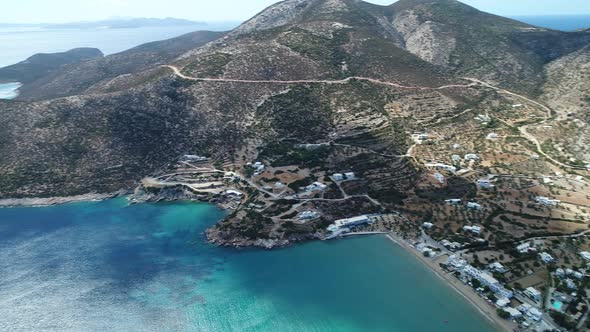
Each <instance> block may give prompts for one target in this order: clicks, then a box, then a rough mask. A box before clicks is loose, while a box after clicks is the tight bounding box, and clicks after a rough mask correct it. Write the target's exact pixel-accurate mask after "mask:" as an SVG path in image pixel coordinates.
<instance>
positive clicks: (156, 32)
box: [0, 23, 235, 67]
mask: <svg viewBox="0 0 590 332" xmlns="http://www.w3.org/2000/svg"><path fill="white" fill-rule="evenodd" d="M234 26H235V24H234V23H219V24H209V25H206V26H203V25H198V26H173V27H146V28H136V29H79V30H75V29H65V30H49V29H38V28H0V45H2V52H0V67H5V66H8V65H12V64H14V63H17V62H20V61H23V60H25V59H26V58H28V57H30V56H31V55H33V54H36V53H56V52H64V51H67V50H71V49H73V48H77V47H95V48H98V49H100V50H101V51H102V52H103V53H105V54H107V55H108V54H113V53H118V52H122V51H125V50H128V49H130V48H132V47H135V46H138V45H141V44H144V43H148V42H152V41H156V40H164V39H169V38H173V37H178V36H180V35H183V34H185V33H189V32H193V31H198V30H213V31H224V30H229V29H232V28H234Z"/></svg>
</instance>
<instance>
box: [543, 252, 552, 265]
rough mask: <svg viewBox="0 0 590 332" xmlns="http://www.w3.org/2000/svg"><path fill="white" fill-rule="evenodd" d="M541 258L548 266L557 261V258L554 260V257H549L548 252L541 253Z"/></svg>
mask: <svg viewBox="0 0 590 332" xmlns="http://www.w3.org/2000/svg"><path fill="white" fill-rule="evenodd" d="M539 256H540V257H541V260H542V261H543V262H545V263H547V264H549V263H552V262H554V261H555V258H553V256H551V255H549V254H548V253H546V252H542V253H540V254H539Z"/></svg>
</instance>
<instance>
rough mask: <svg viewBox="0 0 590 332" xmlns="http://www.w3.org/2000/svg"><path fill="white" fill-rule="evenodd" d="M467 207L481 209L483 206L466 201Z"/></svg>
mask: <svg viewBox="0 0 590 332" xmlns="http://www.w3.org/2000/svg"><path fill="white" fill-rule="evenodd" d="M467 208H468V209H471V210H481V209H483V207H482V206H481V205H480V204H477V203H474V202H468V203H467Z"/></svg>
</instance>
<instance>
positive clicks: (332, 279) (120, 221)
mask: <svg viewBox="0 0 590 332" xmlns="http://www.w3.org/2000/svg"><path fill="white" fill-rule="evenodd" d="M224 215H225V213H224V212H223V211H220V210H219V209H217V208H216V207H214V206H212V205H209V204H194V203H161V204H141V205H133V206H127V202H126V200H125V199H114V200H108V201H103V202H93V203H77V204H68V205H61V206H54V207H47V208H10V209H0V317H2V319H0V330H3V331H31V330H35V331H44V330H60V331H87V330H109V331H443V332H445V331H449V332H450V331H454V332H461V331H482V332H486V331H493V330H494V328H493V327H492V326H491V325H490V324H489V322H488V321H487V320H486V319H484V317H483V316H481V315H480V314H479V313H478V312H477V311H476V310H475V309H474V308H472V307H471V305H470V304H468V303H467V302H466V301H465V300H464V299H463V298H461V297H460V296H459V295H458V294H456V293H455V292H454V291H453V290H452V289H450V288H449V287H448V286H447V285H445V284H444V283H443V282H442V281H441V280H440V279H439V278H437V277H436V276H435V275H434V274H433V273H432V272H431V271H430V270H428V269H427V268H426V267H424V266H423V265H422V263H420V262H419V261H418V260H416V259H415V257H413V256H411V255H410V254H409V253H407V252H406V251H404V250H403V249H402V248H400V247H398V246H397V245H395V244H393V243H392V242H391V241H389V240H388V239H387V238H385V237H364V238H354V239H348V240H341V241H327V242H313V243H308V244H303V245H298V246H294V247H290V248H286V249H281V250H274V251H261V250H235V249H227V248H219V247H215V246H212V245H209V244H208V243H207V242H206V241H205V238H204V235H203V231H204V230H205V229H206V228H207V227H209V226H210V225H212V224H213V223H215V222H216V221H218V220H219V219H220V218H222V217H223V216H224Z"/></svg>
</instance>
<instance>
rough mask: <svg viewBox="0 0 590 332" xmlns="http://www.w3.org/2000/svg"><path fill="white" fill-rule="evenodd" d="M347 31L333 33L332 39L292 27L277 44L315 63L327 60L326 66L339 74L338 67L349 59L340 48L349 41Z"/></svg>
mask: <svg viewBox="0 0 590 332" xmlns="http://www.w3.org/2000/svg"><path fill="white" fill-rule="evenodd" d="M349 30H350V29H341V30H338V31H335V32H334V35H333V36H332V38H328V37H324V36H318V35H315V34H313V33H311V32H309V31H307V30H304V29H301V28H298V27H293V28H291V29H289V31H288V33H285V34H283V35H281V36H280V37H279V39H278V42H279V43H281V44H282V45H285V46H287V47H289V48H290V49H292V50H293V51H295V52H297V53H300V54H302V55H304V56H306V57H309V58H310V59H313V60H314V61H316V62H326V61H327V60H329V63H326V65H327V66H330V67H333V68H332V69H334V70H338V72H339V66H340V65H341V64H342V63H343V62H344V61H346V60H347V59H349V57H350V56H349V54H348V53H347V52H346V51H345V50H344V49H343V48H342V46H343V45H345V44H346V43H348V42H349V41H350V38H349Z"/></svg>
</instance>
